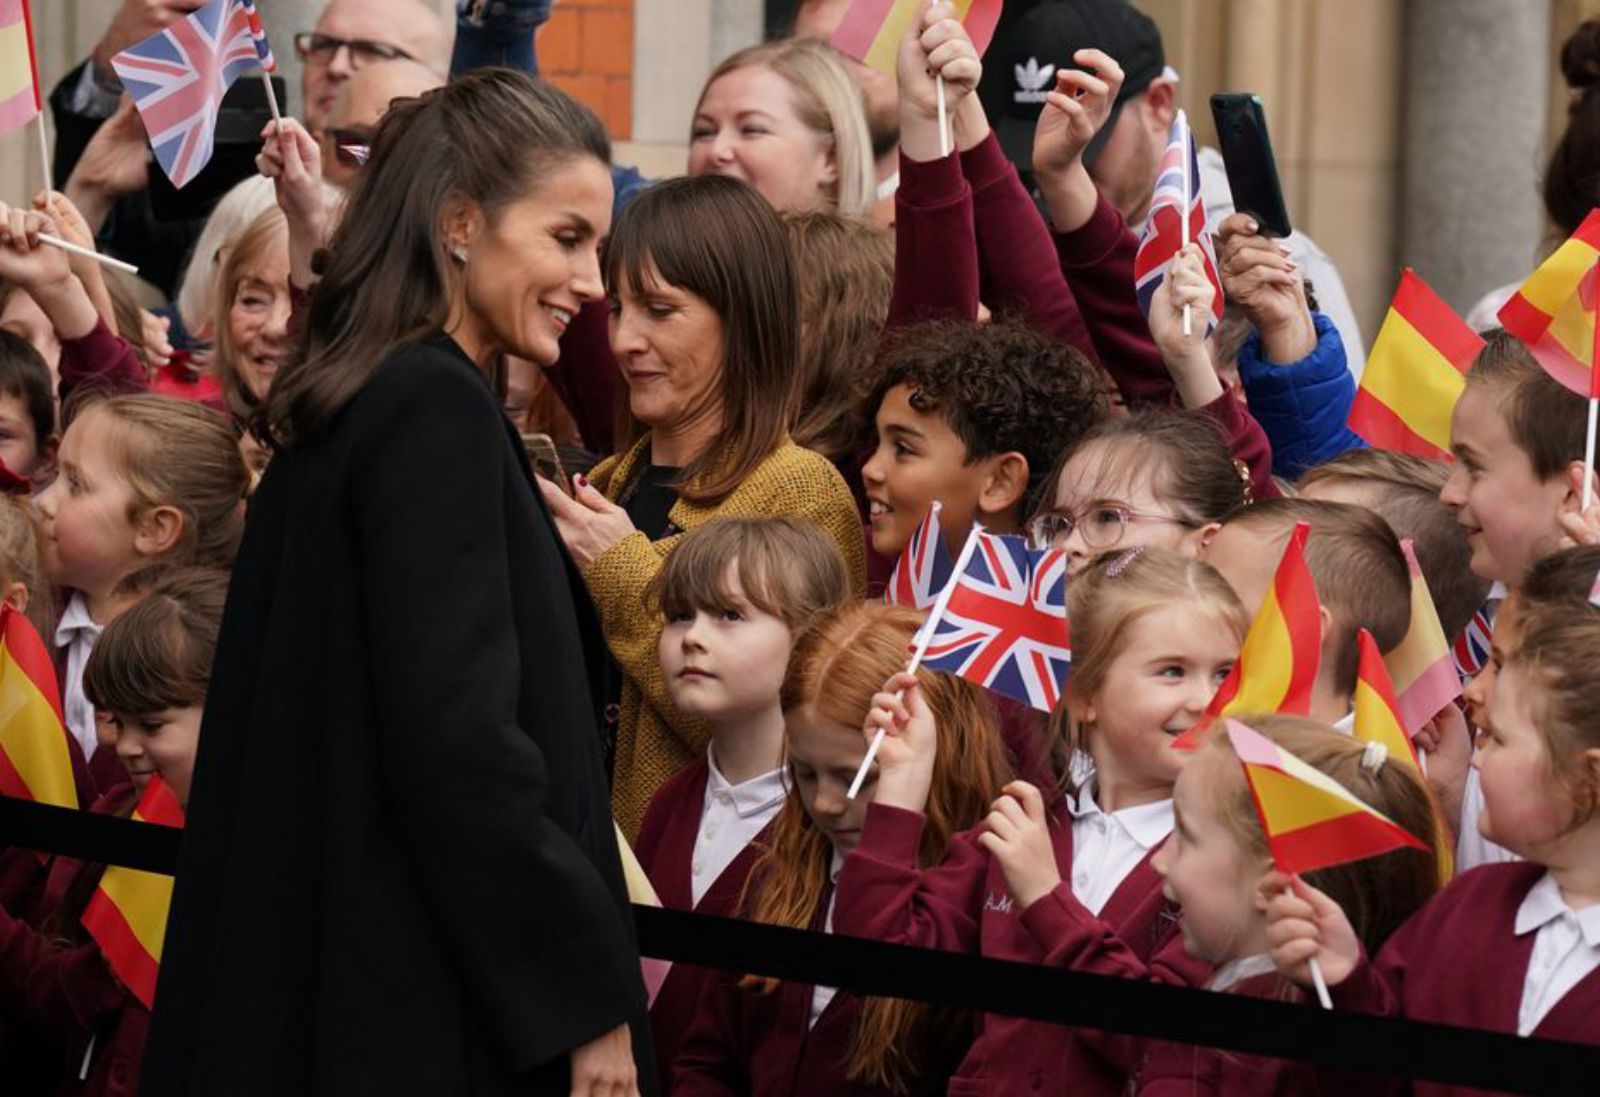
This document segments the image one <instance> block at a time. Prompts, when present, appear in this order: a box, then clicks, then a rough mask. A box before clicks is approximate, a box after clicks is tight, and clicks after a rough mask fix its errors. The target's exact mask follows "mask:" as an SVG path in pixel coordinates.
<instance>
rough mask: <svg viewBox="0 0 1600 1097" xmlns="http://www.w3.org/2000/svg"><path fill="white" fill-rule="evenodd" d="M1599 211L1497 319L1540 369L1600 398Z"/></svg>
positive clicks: (1502, 309)
mask: <svg viewBox="0 0 1600 1097" xmlns="http://www.w3.org/2000/svg"><path fill="white" fill-rule="evenodd" d="M1597 262H1600V209H1596V210H1593V211H1591V212H1590V214H1589V216H1587V217H1585V218H1584V219H1583V224H1581V225H1579V226H1578V231H1577V232H1575V233H1573V234H1572V235H1571V236H1569V237H1568V238H1567V240H1566V242H1565V243H1563V244H1562V245H1561V246H1560V247H1559V248H1557V249H1556V250H1555V252H1554V253H1553V254H1552V255H1551V256H1550V258H1548V259H1546V260H1545V261H1544V262H1543V263H1542V264H1540V266H1539V269H1538V270H1536V271H1534V272H1533V273H1532V274H1531V275H1529V276H1528V280H1527V281H1526V282H1524V283H1522V286H1521V288H1519V289H1518V290H1517V292H1516V293H1514V294H1512V295H1511V299H1510V300H1509V301H1507V302H1506V303H1505V304H1504V305H1503V306H1502V307H1501V309H1500V313H1499V320H1500V324H1501V326H1502V327H1504V328H1505V329H1506V330H1507V331H1508V332H1510V333H1511V334H1512V335H1515V336H1516V337H1517V338H1518V339H1520V340H1522V342H1523V343H1525V344H1527V347H1528V350H1529V351H1530V352H1531V353H1532V354H1533V356H1534V358H1535V359H1537V360H1538V362H1539V364H1540V365H1541V366H1543V367H1544V369H1545V372H1546V373H1548V374H1550V376H1551V377H1554V378H1555V379H1556V380H1557V381H1559V382H1561V383H1562V384H1563V385H1565V386H1566V387H1567V388H1569V389H1571V390H1572V391H1573V392H1575V393H1577V394H1578V395H1579V396H1583V397H1587V398H1589V399H1595V398H1597V397H1600V371H1597V370H1596V369H1595V368H1594V364H1595V342H1596V325H1595V289H1596V283H1597V281H1600V274H1597V273H1596V271H1597V268H1596V263H1597Z"/></svg>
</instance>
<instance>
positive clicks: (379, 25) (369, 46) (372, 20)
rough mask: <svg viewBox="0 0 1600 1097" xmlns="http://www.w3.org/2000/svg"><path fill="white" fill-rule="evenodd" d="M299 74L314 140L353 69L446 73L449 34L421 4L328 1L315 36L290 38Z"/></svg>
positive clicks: (379, 0) (381, 0)
mask: <svg viewBox="0 0 1600 1097" xmlns="http://www.w3.org/2000/svg"><path fill="white" fill-rule="evenodd" d="M294 49H295V53H296V54H297V55H298V56H299V58H300V60H301V63H302V64H303V65H304V69H303V70H302V72H301V76H300V87H301V89H302V91H303V92H304V102H305V106H304V109H303V111H302V117H303V119H304V121H305V124H306V129H308V130H310V131H311V135H312V136H313V137H315V136H316V135H317V134H318V133H319V132H320V131H321V130H322V127H323V126H324V125H325V124H326V122H327V120H328V115H329V114H330V113H331V112H332V110H333V108H334V104H336V103H337V102H338V101H339V92H340V90H341V89H343V87H344V85H345V82H346V81H348V80H349V79H350V77H351V76H353V75H354V74H355V72H356V70H357V69H360V68H361V67H362V66H364V65H368V64H371V63H373V62H378V61H397V60H410V61H417V62H420V63H421V64H422V65H423V66H424V67H426V68H429V69H432V70H433V71H434V72H436V73H439V74H440V75H441V76H443V75H444V74H445V73H448V72H449V71H450V33H449V28H448V27H447V26H446V25H445V24H444V22H443V21H442V20H441V19H440V18H439V16H438V14H437V12H436V11H435V9H434V8H432V7H430V6H428V5H427V4H424V3H422V2H421V0H333V2H332V3H331V4H329V5H328V6H327V8H326V9H324V11H323V13H322V18H320V19H318V20H317V26H316V29H315V30H311V31H307V32H304V33H301V34H297V35H295V36H294Z"/></svg>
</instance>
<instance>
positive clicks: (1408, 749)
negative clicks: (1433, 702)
mask: <svg viewBox="0 0 1600 1097" xmlns="http://www.w3.org/2000/svg"><path fill="white" fill-rule="evenodd" d="M1358 642H1359V644H1360V649H1361V661H1360V663H1359V665H1358V669H1357V670H1356V691H1355V696H1354V697H1353V698H1352V709H1353V710H1354V711H1353V715H1354V717H1355V722H1354V723H1353V724H1352V730H1353V731H1354V733H1355V737H1356V738H1357V739H1360V740H1362V741H1363V742H1368V743H1382V744H1383V745H1384V747H1385V748H1387V749H1388V751H1389V760H1390V761H1392V762H1401V763H1403V764H1405V765H1409V766H1410V767H1411V768H1412V769H1414V770H1416V771H1417V772H1418V773H1419V774H1420V773H1421V772H1422V765H1421V763H1419V762H1418V761H1417V748H1416V744H1415V743H1413V742H1412V741H1411V736H1412V735H1413V734H1414V733H1413V732H1412V731H1411V730H1410V729H1408V728H1407V727H1406V726H1405V723H1404V722H1403V721H1402V720H1401V718H1400V702H1399V701H1398V700H1397V699H1396V698H1395V687H1394V683H1393V682H1392V681H1390V680H1389V668H1388V667H1387V666H1385V665H1384V661H1383V653H1382V652H1381V651H1379V650H1378V642H1377V641H1376V640H1374V639H1373V638H1372V633H1370V632H1368V631H1367V630H1366V629H1362V630H1361V632H1360V633H1359V634H1358ZM1435 711H1438V710H1435Z"/></svg>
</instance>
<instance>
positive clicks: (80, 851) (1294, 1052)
mask: <svg viewBox="0 0 1600 1097" xmlns="http://www.w3.org/2000/svg"><path fill="white" fill-rule="evenodd" d="M181 835H182V832H181V831H178V830H175V829H173V828H171V827H163V826H156V825H154V824H150V823H135V822H132V821H131V820H126V819H114V818H110V817H108V816H102V815H90V814H89V813H88V812H80V811H71V810H69V809H66V808H56V807H49V806H46V805H41V804H33V803H28V802H26V801H22V800H12V799H9V798H7V797H4V796H0V844H5V845H15V846H23V847H25V848H32V849H39V850H44V851H47V852H51V853H58V854H64V855H66V856H69V857H77V858H81V859H83V860H89V861H102V862H106V863H108V864H120V865H128V866H130V867H133V868H140V869H144V870H146V871H148V872H164V873H171V872H173V871H174V869H175V868H176V866H177V863H178V840H179V838H180V837H181ZM633 910H634V918H635V921H636V923H637V925H638V929H639V947H640V951H641V952H643V953H644V955H646V956H651V957H654V958H657V959H661V960H671V961H673V962H674V963H683V964H695V965H699V966H702V967H710V968H720V969H722V970H726V971H737V972H748V973H750V974H753V975H763V976H770V977H772V978H777V979H787V980H792V981H795V982H803V983H813V984H819V985H822V986H837V987H844V988H847V989H849V990H852V991H854V992H856V993H858V994H872V995H881V996H885V997H895V998H910V999H914V1000H917V1001H925V1002H933V1003H937V1004H940V1005H948V1006H958V1007H961V1008H965V1009H973V1010H981V1011H984V1012H988V1013H1004V1014H1009V1015H1012V1016H1017V1017H1027V1018H1032V1019H1034V1020H1039V1021H1049V1022H1054V1023H1056V1024H1062V1025H1072V1026H1076V1027H1080V1028H1094V1029H1102V1030H1105V1031H1108V1032H1119V1033H1128V1034H1131V1035H1134V1036H1143V1037H1149V1038H1153V1039H1159V1040H1173V1041H1178V1042H1182V1043H1191V1044H1202V1045H1205V1046H1208V1047H1218V1048H1226V1049H1228V1050H1231V1051H1239V1052H1246V1053H1250V1054H1258V1055H1271V1056H1275V1057H1278V1058H1283V1059H1298V1060H1304V1061H1306V1062H1310V1063H1319V1064H1324V1065H1329V1066H1336V1067H1339V1068H1340V1069H1341V1070H1349V1071H1369V1072H1372V1073H1375V1074H1392V1075H1399V1076H1403V1077H1409V1078H1425V1079H1428V1080H1430V1081H1437V1082H1446V1083H1453V1084H1457V1085H1469V1086H1477V1087H1482V1088H1486V1089H1497V1090H1503V1091H1506V1092H1511V1093H1593V1092H1595V1091H1596V1089H1597V1088H1600V1047H1592V1046H1589V1045H1585V1044H1569V1043H1563V1042H1560V1041H1556V1040H1538V1039H1531V1038H1526V1037H1519V1036H1512V1035H1508V1034H1506V1033H1501V1032H1487V1031H1481V1030H1478V1029H1467V1028H1457V1027H1455V1026H1453V1025H1436V1024H1429V1023H1425V1022H1420V1021H1401V1020H1396V1019H1393V1018H1383V1017H1372V1016H1369V1015H1366V1014H1361V1013H1344V1012H1340V1011H1337V1010H1335V1011H1331V1012H1330V1011H1326V1010H1321V1009H1317V1008H1315V1007H1314V1006H1310V1005H1290V1004H1287V1003H1284V1002H1270V1001H1265V1000H1263V999H1259V998H1245V997H1240V996H1238V995H1232V994H1213V993H1211V992H1209V991H1204V990H1194V989H1190V988H1187V987H1166V986H1156V985H1154V984H1151V983H1143V982H1138V981H1136V980H1131V979H1119V978H1115V977H1113V976H1108V975H1090V974H1087V973H1084V972H1076V971H1065V970H1062V969H1059V968H1048V967H1040V966H1038V965H1034V964H1021V963H1013V962H1011V961H1006V960H991V959H985V958H983V957H979V956H967V955H961V954H958V953H952V952H935V951H929V950H927V949H919V948H910V947H907V946H904V945H887V944H883V943H882V942H879V941H868V940H864V939H861V938H856V937H843V936H833V935H829V934H823V933H813V932H807V931H804V930H796V929H786V928H782V927H779V926H768V925H758V924H756V923H753V922H741V921H737V920H733V919H728V918H714V917H711V916H710V915H705V914H693V913H690V912H688V911H680V910H661V909H657V908H654V907H642V906H635V907H634V908H633Z"/></svg>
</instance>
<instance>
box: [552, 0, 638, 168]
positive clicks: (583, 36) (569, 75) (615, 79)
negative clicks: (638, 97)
mask: <svg viewBox="0 0 1600 1097" xmlns="http://www.w3.org/2000/svg"><path fill="white" fill-rule="evenodd" d="M633 2H634V0H556V5H555V10H554V12H553V13H552V14H551V16H550V21H549V22H548V23H546V24H545V25H544V26H542V27H540V28H539V37H538V41H537V45H538V50H539V71H540V74H541V75H543V76H544V77H545V78H546V79H548V80H549V81H550V82H551V83H552V84H555V85H556V86H557V87H559V88H561V89H562V90H563V91H565V92H566V93H567V94H569V95H572V96H575V97H576V98H578V99H581V100H583V102H584V103H586V104H588V105H589V107H590V108H591V109H593V110H594V112H595V113H596V114H598V115H599V116H600V120H601V121H602V122H604V123H605V125H606V130H607V131H608V132H609V133H610V134H611V136H612V138H613V139H615V140H618V141H626V140H628V139H629V138H630V137H632V136H633Z"/></svg>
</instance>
